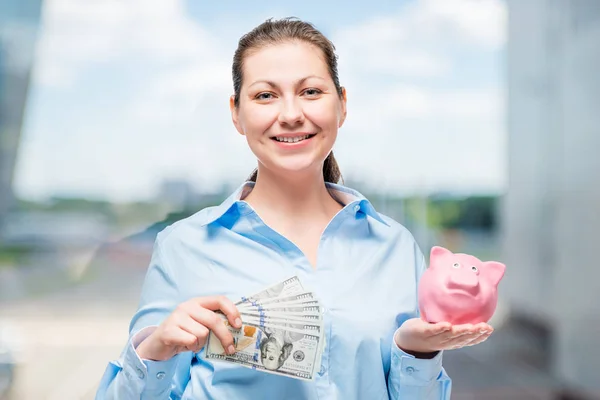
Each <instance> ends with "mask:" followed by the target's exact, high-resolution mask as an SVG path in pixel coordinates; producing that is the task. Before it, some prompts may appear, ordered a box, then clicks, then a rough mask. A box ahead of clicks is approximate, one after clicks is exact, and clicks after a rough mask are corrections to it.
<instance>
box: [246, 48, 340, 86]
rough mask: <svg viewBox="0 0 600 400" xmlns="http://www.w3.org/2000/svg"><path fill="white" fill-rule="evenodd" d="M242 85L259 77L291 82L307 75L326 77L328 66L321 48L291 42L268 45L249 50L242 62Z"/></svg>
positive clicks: (250, 82)
mask: <svg viewBox="0 0 600 400" xmlns="http://www.w3.org/2000/svg"><path fill="white" fill-rule="evenodd" d="M243 74H244V81H245V82H244V84H252V82H253V81H255V80H259V79H265V80H271V81H281V82H285V81H294V80H297V79H301V78H304V77H305V76H308V75H316V76H319V77H322V78H324V79H327V78H328V77H329V69H328V67H327V63H326V62H325V57H324V56H323V52H322V51H321V49H319V48H318V47H316V46H315V45H312V44H309V43H306V42H303V41H292V42H284V43H278V44H272V45H268V46H266V47H262V48H260V49H257V50H253V51H251V52H249V53H248V54H247V55H246V57H245V59H244V63H243Z"/></svg>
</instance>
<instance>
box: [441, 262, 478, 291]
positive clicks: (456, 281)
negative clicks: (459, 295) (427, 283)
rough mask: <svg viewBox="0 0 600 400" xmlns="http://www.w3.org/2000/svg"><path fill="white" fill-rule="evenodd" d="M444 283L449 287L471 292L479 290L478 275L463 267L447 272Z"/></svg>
mask: <svg viewBox="0 0 600 400" xmlns="http://www.w3.org/2000/svg"><path fill="white" fill-rule="evenodd" d="M446 284H447V285H448V288H449V289H459V290H464V291H466V292H468V293H471V294H475V293H477V292H478V291H479V277H478V276H477V275H476V274H474V273H473V272H471V271H468V270H466V269H465V268H460V269H458V270H455V271H452V272H451V273H450V274H448V280H447V282H446Z"/></svg>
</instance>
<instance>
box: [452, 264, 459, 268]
mask: <svg viewBox="0 0 600 400" xmlns="http://www.w3.org/2000/svg"><path fill="white" fill-rule="evenodd" d="M452 267H453V268H460V264H459V263H454V264H452Z"/></svg>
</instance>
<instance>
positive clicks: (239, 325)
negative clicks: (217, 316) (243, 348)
mask: <svg viewBox="0 0 600 400" xmlns="http://www.w3.org/2000/svg"><path fill="white" fill-rule="evenodd" d="M235 326H236V327H238V328H241V327H242V320H241V319H239V318H236V319H235Z"/></svg>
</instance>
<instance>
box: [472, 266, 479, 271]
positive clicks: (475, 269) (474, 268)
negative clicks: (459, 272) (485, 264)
mask: <svg viewBox="0 0 600 400" xmlns="http://www.w3.org/2000/svg"><path fill="white" fill-rule="evenodd" d="M471 271H473V272H477V271H479V270H478V269H477V267H476V266H474V265H473V266H472V267H471Z"/></svg>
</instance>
